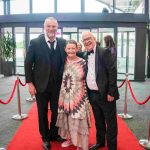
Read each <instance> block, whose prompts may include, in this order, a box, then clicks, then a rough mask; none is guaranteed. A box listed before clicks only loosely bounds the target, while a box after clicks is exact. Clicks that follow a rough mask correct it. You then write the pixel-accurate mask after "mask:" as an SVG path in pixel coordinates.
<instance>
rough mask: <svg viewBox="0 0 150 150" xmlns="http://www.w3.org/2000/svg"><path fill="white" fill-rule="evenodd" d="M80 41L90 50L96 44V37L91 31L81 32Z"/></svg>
mask: <svg viewBox="0 0 150 150" xmlns="http://www.w3.org/2000/svg"><path fill="white" fill-rule="evenodd" d="M82 42H83V44H84V47H85V49H86V50H88V51H90V50H92V49H94V47H95V45H96V38H95V37H94V36H93V34H92V33H91V32H85V33H83V34H82Z"/></svg>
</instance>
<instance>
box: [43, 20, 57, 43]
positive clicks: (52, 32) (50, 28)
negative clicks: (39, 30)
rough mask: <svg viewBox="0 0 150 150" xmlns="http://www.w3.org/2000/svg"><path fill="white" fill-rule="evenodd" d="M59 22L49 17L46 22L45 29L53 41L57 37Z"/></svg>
mask: <svg viewBox="0 0 150 150" xmlns="http://www.w3.org/2000/svg"><path fill="white" fill-rule="evenodd" d="M57 29H58V22H57V20H55V19H54V18H47V19H46V20H45V22H44V31H45V33H46V35H47V36H48V38H49V39H50V40H51V41H53V40H54V39H55V37H56V33H57Z"/></svg>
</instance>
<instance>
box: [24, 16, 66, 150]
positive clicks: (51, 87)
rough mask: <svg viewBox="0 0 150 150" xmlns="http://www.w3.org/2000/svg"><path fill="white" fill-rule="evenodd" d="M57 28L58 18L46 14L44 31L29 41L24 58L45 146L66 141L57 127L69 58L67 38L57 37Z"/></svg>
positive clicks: (26, 74)
mask: <svg viewBox="0 0 150 150" xmlns="http://www.w3.org/2000/svg"><path fill="white" fill-rule="evenodd" d="M57 29H58V22H57V20H56V19H55V18H53V17H48V18H46V19H45V22H44V34H42V35H40V36H39V37H37V38H36V39H33V40H31V41H30V45H29V48H28V51H27V55H26V59H25V77H26V82H27V83H28V89H29V92H30V94H31V96H34V95H35V96H36V102H37V108H38V120H39V131H40V134H41V136H42V140H43V142H44V144H43V146H44V149H46V150H48V149H50V141H52V140H56V141H58V142H63V141H64V140H63V139H61V137H60V136H59V135H58V128H57V127H56V126H55V124H56V119H57V114H58V112H57V111H58V98H59V91H60V86H61V80H62V74H63V70H64V62H65V58H66V54H65V51H64V47H65V44H66V41H65V40H64V39H61V38H57V37H56V32H57ZM49 103H50V110H51V121H50V123H49V121H48V104H49ZM49 124H50V125H49ZM49 126H50V128H49Z"/></svg>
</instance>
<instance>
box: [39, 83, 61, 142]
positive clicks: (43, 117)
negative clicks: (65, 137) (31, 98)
mask: <svg viewBox="0 0 150 150" xmlns="http://www.w3.org/2000/svg"><path fill="white" fill-rule="evenodd" d="M60 84H61V81H59V82H56V81H55V82H49V83H48V87H47V89H46V90H45V92H43V93H37V94H36V100H37V108H38V121H39V131H40V134H41V136H42V140H43V141H51V140H52V139H56V138H57V137H58V128H57V127H56V126H55V125H56V120H57V114H58V99H59V91H60ZM49 103H50V110H51V120H50V121H49V119H48V104H49ZM49 122H50V123H49Z"/></svg>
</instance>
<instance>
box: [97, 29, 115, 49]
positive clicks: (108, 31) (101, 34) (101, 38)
mask: <svg viewBox="0 0 150 150" xmlns="http://www.w3.org/2000/svg"><path fill="white" fill-rule="evenodd" d="M106 35H111V36H112V37H113V38H114V29H113V28H99V36H98V41H99V42H100V44H101V46H103V47H105V42H104V37H105V36H106Z"/></svg>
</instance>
